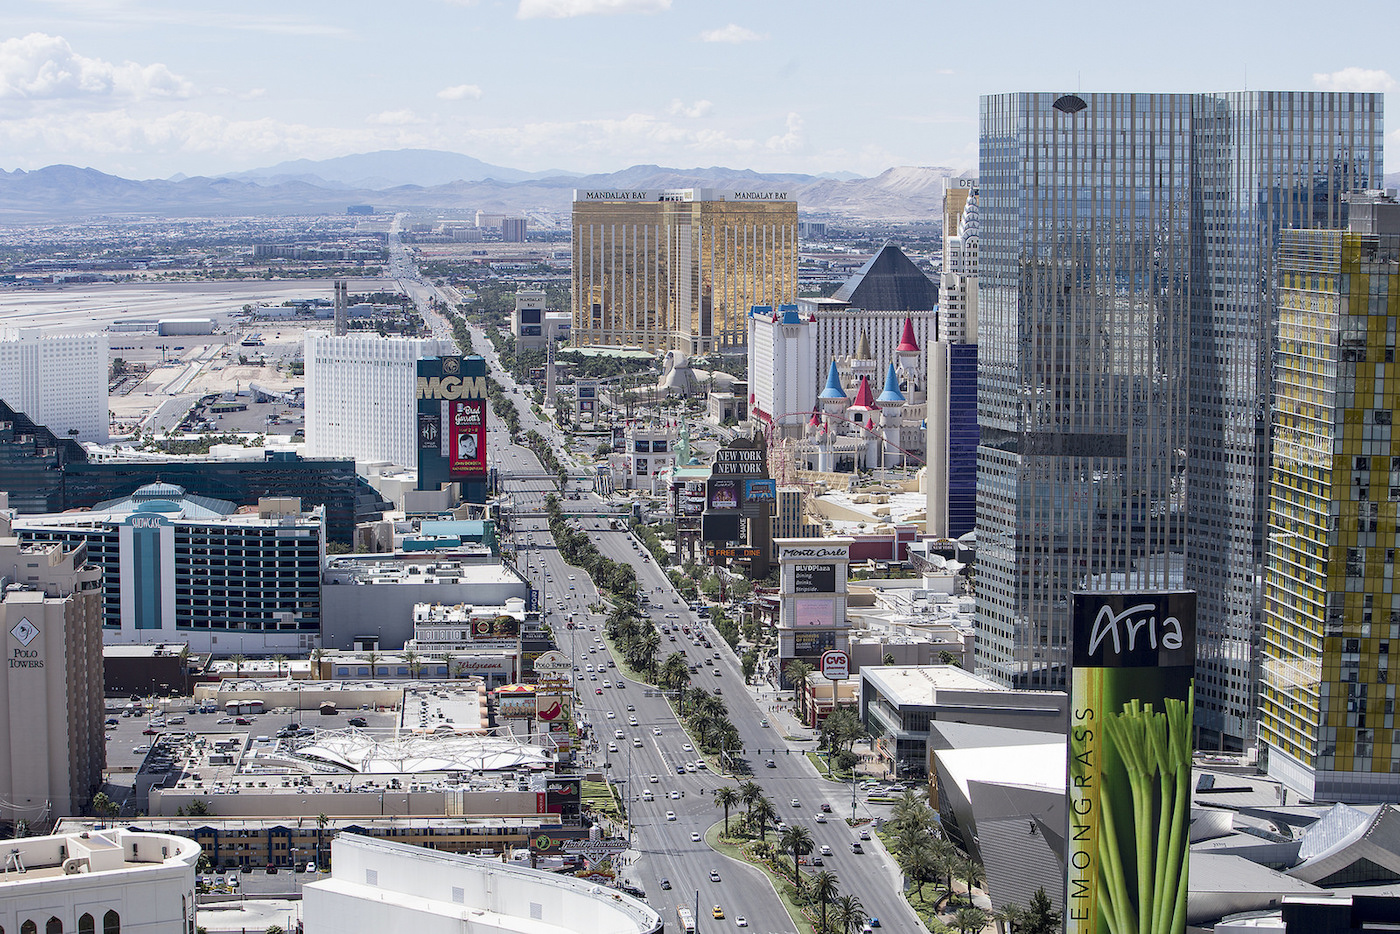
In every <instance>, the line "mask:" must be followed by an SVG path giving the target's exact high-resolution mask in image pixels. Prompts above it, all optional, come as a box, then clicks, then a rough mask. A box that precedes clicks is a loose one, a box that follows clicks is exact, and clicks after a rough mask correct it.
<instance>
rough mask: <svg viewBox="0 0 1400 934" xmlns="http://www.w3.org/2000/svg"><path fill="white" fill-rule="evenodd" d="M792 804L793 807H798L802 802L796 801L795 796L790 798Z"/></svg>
mask: <svg viewBox="0 0 1400 934" xmlns="http://www.w3.org/2000/svg"><path fill="white" fill-rule="evenodd" d="M792 806H793V807H795V808H800V807H802V802H801V801H798V800H797V799H796V798H793V799H792Z"/></svg>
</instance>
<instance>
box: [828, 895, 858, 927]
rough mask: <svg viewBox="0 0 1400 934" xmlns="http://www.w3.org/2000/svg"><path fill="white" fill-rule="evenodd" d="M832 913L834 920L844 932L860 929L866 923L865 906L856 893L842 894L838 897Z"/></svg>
mask: <svg viewBox="0 0 1400 934" xmlns="http://www.w3.org/2000/svg"><path fill="white" fill-rule="evenodd" d="M832 914H833V918H832V920H833V921H835V922H836V926H837V927H839V928H840V929H841V930H842V932H844V934H851V932H852V931H853V930H859V929H860V926H861V925H862V924H864V923H865V906H864V905H862V904H861V903H860V899H859V898H856V897H855V896H854V895H842V896H841V897H840V898H838V899H836V910H835V911H834V912H833V913H832Z"/></svg>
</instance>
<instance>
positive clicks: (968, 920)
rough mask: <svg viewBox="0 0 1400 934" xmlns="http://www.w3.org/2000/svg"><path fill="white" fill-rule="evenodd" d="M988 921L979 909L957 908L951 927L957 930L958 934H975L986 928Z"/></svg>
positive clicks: (984, 913) (983, 912) (985, 914)
mask: <svg viewBox="0 0 1400 934" xmlns="http://www.w3.org/2000/svg"><path fill="white" fill-rule="evenodd" d="M988 920H989V919H988V918H987V913H986V912H985V911H983V910H982V909H981V908H970V907H965V908H959V909H958V910H957V911H956V912H955V913H954V914H953V927H955V928H957V929H958V934H977V932H978V931H980V930H982V929H983V928H984V927H986V926H987V921H988Z"/></svg>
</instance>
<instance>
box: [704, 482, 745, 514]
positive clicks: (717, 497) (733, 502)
mask: <svg viewBox="0 0 1400 934" xmlns="http://www.w3.org/2000/svg"><path fill="white" fill-rule="evenodd" d="M709 501H710V508H711V509H738V508H739V481H738V480H715V479H711V480H710V483H709Z"/></svg>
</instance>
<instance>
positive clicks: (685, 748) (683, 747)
mask: <svg viewBox="0 0 1400 934" xmlns="http://www.w3.org/2000/svg"><path fill="white" fill-rule="evenodd" d="M681 748H682V749H684V750H685V751H686V752H694V751H695V750H693V749H691V748H690V743H681Z"/></svg>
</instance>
